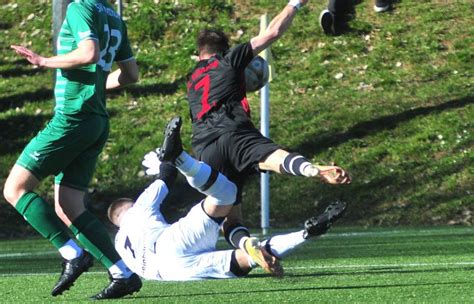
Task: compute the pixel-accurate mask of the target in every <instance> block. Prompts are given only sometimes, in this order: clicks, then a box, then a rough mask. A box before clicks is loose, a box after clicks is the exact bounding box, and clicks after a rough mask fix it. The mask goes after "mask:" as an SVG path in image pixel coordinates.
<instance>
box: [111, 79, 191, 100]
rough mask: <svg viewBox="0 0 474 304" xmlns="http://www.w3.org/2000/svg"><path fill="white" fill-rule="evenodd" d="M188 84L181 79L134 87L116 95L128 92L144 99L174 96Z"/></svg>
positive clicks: (120, 91) (118, 91)
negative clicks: (147, 97) (153, 96)
mask: <svg viewBox="0 0 474 304" xmlns="http://www.w3.org/2000/svg"><path fill="white" fill-rule="evenodd" d="M185 82H186V79H185V78H179V79H177V80H175V81H174V82H171V83H156V84H146V85H134V86H131V87H127V88H124V89H121V90H117V91H116V92H114V94H115V93H118V94H121V93H122V92H124V91H125V92H127V93H128V94H130V95H132V96H133V97H143V96H150V95H172V94H174V93H176V92H177V91H178V89H179V87H180V86H181V85H183V84H184V83H185Z"/></svg>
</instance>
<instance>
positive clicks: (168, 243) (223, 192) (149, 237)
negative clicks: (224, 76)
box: [108, 117, 345, 281]
mask: <svg viewBox="0 0 474 304" xmlns="http://www.w3.org/2000/svg"><path fill="white" fill-rule="evenodd" d="M180 128H181V118H179V117H176V118H173V119H172V120H170V122H169V123H168V125H167V127H166V129H165V139H164V143H163V146H162V147H161V148H159V149H157V152H154V151H153V152H150V153H148V154H147V155H145V158H144V161H143V163H142V164H143V165H144V166H145V167H146V168H147V170H146V172H147V174H148V175H156V176H157V179H156V180H155V181H154V182H153V183H152V184H151V185H150V186H148V188H147V189H146V190H145V191H144V192H143V193H142V194H141V195H140V196H139V197H138V199H137V200H136V201H135V202H134V201H133V200H131V199H126V198H122V199H119V200H116V201H114V202H113V203H112V204H111V205H110V207H109V210H108V216H109V219H110V221H111V222H112V223H113V224H115V225H116V226H118V227H119V231H118V232H117V235H116V237H115V247H116V249H117V251H118V252H119V254H120V255H121V257H122V259H123V260H124V261H125V263H126V264H127V265H128V266H129V267H130V268H131V270H132V271H134V272H135V273H137V274H138V275H140V276H141V277H143V278H145V279H149V280H170V281H184V280H198V279H206V278H215V279H223V278H235V277H241V276H245V275H247V274H248V273H249V272H250V271H251V270H252V269H253V268H255V267H256V266H257V265H263V267H264V268H267V269H266V270H267V271H268V270H271V272H272V273H275V274H278V275H282V274H283V268H282V267H281V265H280V263H279V260H280V259H281V258H282V257H283V256H284V255H286V254H287V253H289V252H290V251H291V250H292V249H294V248H296V247H297V246H299V245H301V244H303V243H304V242H306V241H307V240H308V239H310V238H311V237H315V236H319V235H322V234H324V233H326V232H327V230H328V229H329V228H330V226H331V224H332V223H333V222H334V221H336V220H337V219H338V218H340V217H341V216H342V214H343V212H344V210H345V204H344V203H334V204H331V205H329V207H328V208H327V209H326V210H325V211H324V212H323V213H322V214H321V215H319V216H317V217H313V218H310V219H308V220H307V221H306V222H305V228H304V229H303V230H300V231H297V232H293V233H288V234H284V235H277V236H274V237H272V238H270V239H268V240H264V241H263V242H262V243H261V244H252V246H247V247H246V248H245V250H242V249H232V250H216V243H217V241H218V237H219V232H220V229H221V224H222V221H223V220H224V218H225V216H226V215H227V214H228V212H229V211H230V210H231V208H232V205H233V204H234V202H235V198H236V193H237V187H236V186H235V184H234V183H232V182H231V181H229V180H228V179H227V178H226V177H225V176H224V175H222V174H221V173H219V172H218V171H216V170H214V169H212V168H211V167H209V166H208V165H207V164H206V163H203V162H200V161H197V160H196V159H194V158H192V157H191V156H190V155H189V154H187V153H186V152H184V151H183V148H182V144H181V138H180ZM175 168H177V169H178V171H179V172H181V173H182V174H183V175H184V176H185V177H186V179H187V181H188V183H189V184H190V185H191V186H192V187H194V188H196V189H197V190H199V191H200V192H202V193H204V194H205V195H207V196H206V198H205V199H204V200H202V201H200V202H199V203H197V204H196V205H195V206H194V207H193V208H192V209H191V210H190V211H189V213H188V214H187V215H186V216H184V217H183V218H181V219H180V220H179V221H177V222H175V223H173V224H169V223H167V222H166V220H165V219H164V217H163V215H162V214H161V212H160V206H161V203H162V202H163V201H164V199H165V197H166V195H167V194H168V191H169V187H171V186H172V183H173V181H174V179H175V177H176V169H175ZM256 249H258V250H256ZM252 250H256V251H257V253H258V254H255V252H253V253H254V254H250V253H251V252H247V251H252ZM251 256H252V257H253V258H252V257H251ZM255 257H256V258H257V259H260V261H255V260H254V259H255Z"/></svg>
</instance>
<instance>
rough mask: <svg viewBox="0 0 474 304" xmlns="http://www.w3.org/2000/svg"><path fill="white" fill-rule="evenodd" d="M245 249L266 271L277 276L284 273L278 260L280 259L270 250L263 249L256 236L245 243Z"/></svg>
mask: <svg viewBox="0 0 474 304" xmlns="http://www.w3.org/2000/svg"><path fill="white" fill-rule="evenodd" d="M248 242H250V243H248ZM245 251H246V252H247V254H248V255H249V256H250V257H251V258H252V260H253V261H254V262H255V263H257V264H258V265H260V266H261V267H262V268H263V270H264V271H265V272H267V273H270V274H273V275H275V276H282V275H283V268H282V267H281V265H280V262H278V260H277V259H276V258H275V257H274V256H272V255H270V254H269V253H268V252H266V251H265V250H262V248H261V247H260V245H259V243H258V240H257V239H256V238H250V239H249V240H247V242H246V243H245Z"/></svg>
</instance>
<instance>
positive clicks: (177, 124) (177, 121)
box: [158, 117, 182, 161]
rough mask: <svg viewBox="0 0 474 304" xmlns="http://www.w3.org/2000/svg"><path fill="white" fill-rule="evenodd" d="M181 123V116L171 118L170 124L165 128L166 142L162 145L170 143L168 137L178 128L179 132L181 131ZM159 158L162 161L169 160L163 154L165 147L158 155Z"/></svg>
mask: <svg viewBox="0 0 474 304" xmlns="http://www.w3.org/2000/svg"><path fill="white" fill-rule="evenodd" d="M181 125H182V120H181V117H175V118H173V119H171V120H170V121H169V122H168V124H167V125H166V129H165V132H164V136H165V140H164V143H163V146H162V147H165V146H167V145H168V138H169V137H170V136H171V135H172V134H173V133H175V132H176V130H178V132H179V131H180V129H181ZM158 159H159V160H160V161H169V160H168V159H165V157H164V155H163V149H161V150H160V155H158Z"/></svg>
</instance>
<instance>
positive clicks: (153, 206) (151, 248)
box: [115, 180, 170, 280]
mask: <svg viewBox="0 0 474 304" xmlns="http://www.w3.org/2000/svg"><path fill="white" fill-rule="evenodd" d="M167 194H168V188H167V187H166V184H165V183H164V182H163V181H162V180H156V181H155V182H154V183H153V184H151V185H150V186H149V187H148V188H147V189H146V190H145V191H144V192H143V193H142V194H141V195H140V197H139V198H138V199H137V201H136V202H135V204H134V205H133V207H132V208H130V209H129V210H128V211H127V212H126V213H125V214H124V215H123V219H122V222H121V223H120V230H119V231H118V233H117V235H116V236H115V248H116V249H117V251H118V253H119V254H120V256H121V257H122V259H123V261H124V262H125V264H127V266H128V267H129V268H130V269H131V270H132V271H134V272H135V273H136V274H138V275H140V276H141V277H143V278H146V279H155V280H156V279H159V278H160V277H159V271H158V269H157V268H158V265H152V264H149V263H153V261H154V258H153V256H154V255H155V242H156V240H157V239H158V237H159V235H160V234H161V233H162V232H163V229H165V228H166V227H169V226H170V225H169V224H168V223H167V222H166V221H165V219H164V218H163V215H162V214H161V212H160V205H161V203H162V202H163V200H164V198H165V197H166V195H167Z"/></svg>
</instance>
